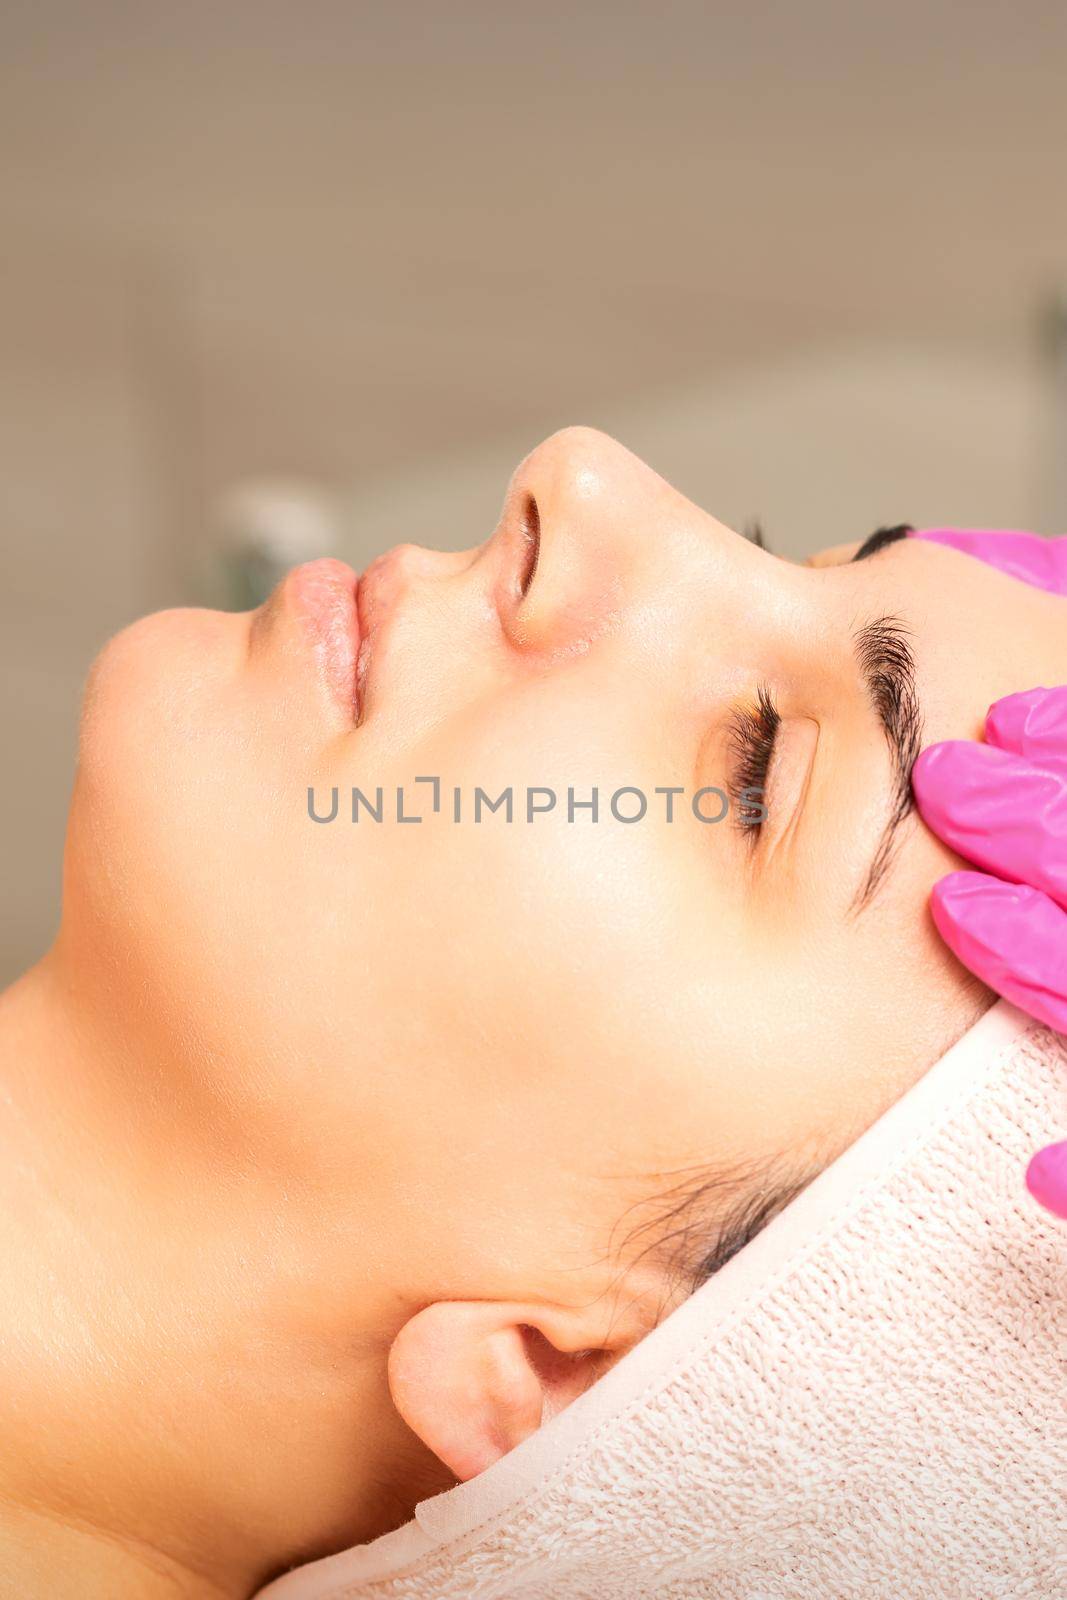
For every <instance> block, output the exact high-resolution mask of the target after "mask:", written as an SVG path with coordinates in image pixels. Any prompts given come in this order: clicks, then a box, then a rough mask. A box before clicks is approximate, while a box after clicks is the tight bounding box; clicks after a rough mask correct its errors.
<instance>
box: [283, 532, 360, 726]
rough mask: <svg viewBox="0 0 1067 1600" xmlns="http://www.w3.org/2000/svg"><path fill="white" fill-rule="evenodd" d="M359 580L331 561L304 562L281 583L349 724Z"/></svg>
mask: <svg viewBox="0 0 1067 1600" xmlns="http://www.w3.org/2000/svg"><path fill="white" fill-rule="evenodd" d="M358 586H359V579H358V577H357V576H356V574H355V572H354V571H353V569H352V568H351V567H350V566H348V565H347V563H346V562H344V561H335V560H334V559H333V557H332V556H326V557H323V558H322V559H321V560H319V561H305V562H304V564H303V566H300V567H295V568H294V569H293V571H292V572H290V574H289V576H288V577H287V578H286V580H285V587H286V589H287V590H288V592H289V598H290V599H291V601H292V604H293V609H294V610H295V611H296V613H297V614H298V616H299V618H300V620H301V622H302V624H303V625H304V627H305V628H306V630H307V637H308V639H309V642H310V644H311V648H312V651H313V653H314V655H315V658H316V661H317V663H318V666H319V669H320V671H321V673H322V677H323V679H324V680H325V682H326V685H327V687H328V688H329V690H330V693H331V695H332V696H333V698H334V699H335V700H336V701H337V703H338V705H340V706H341V707H342V709H343V710H344V712H345V714H346V716H347V717H349V718H350V719H351V720H352V721H353V722H356V721H358V720H359V714H360V706H359V703H358V702H359V696H358V690H357V685H356V661H357V658H358V656H359V638H360V633H359V609H358V605H357V602H356V592H357V589H358Z"/></svg>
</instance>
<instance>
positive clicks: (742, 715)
mask: <svg viewBox="0 0 1067 1600" xmlns="http://www.w3.org/2000/svg"><path fill="white" fill-rule="evenodd" d="M781 721H782V719H781V716H780V714H779V712H778V708H777V706H776V705H775V703H774V697H773V695H772V693H771V691H770V689H769V688H768V686H767V685H766V684H760V685H759V687H758V689H757V690H756V699H755V702H754V703H753V704H752V705H748V706H741V707H738V708H737V709H736V710H735V711H734V712H733V714H732V715H731V718H730V723H729V729H728V749H729V757H730V772H729V777H728V779H727V790H728V792H729V795H730V799H731V800H732V801H733V805H734V821H735V822H736V824H737V826H738V827H740V828H743V829H744V830H745V833H746V835H747V837H748V839H749V842H750V843H751V844H755V842H756V840H757V839H758V838H759V835H760V830H761V829H762V827H763V823H764V820H765V818H766V815H767V811H766V807H765V806H764V804H763V793H764V790H765V789H766V786H767V774H768V772H769V771H770V766H771V758H772V757H773V755H774V746H775V741H776V739H777V737H778V729H779V727H780V726H781Z"/></svg>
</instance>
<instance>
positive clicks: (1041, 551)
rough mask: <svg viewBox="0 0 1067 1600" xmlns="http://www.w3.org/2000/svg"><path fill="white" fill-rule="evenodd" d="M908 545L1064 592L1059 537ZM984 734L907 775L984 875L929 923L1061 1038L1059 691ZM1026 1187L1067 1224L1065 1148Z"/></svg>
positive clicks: (934, 901)
mask: <svg viewBox="0 0 1067 1600" xmlns="http://www.w3.org/2000/svg"><path fill="white" fill-rule="evenodd" d="M913 537H915V538H923V539H929V540H931V541H932V542H935V543H938V544H946V545H950V546H951V547H952V548H954V549H957V550H962V551H964V552H966V553H967V554H969V555H973V556H975V557H977V559H978V560H980V561H985V562H987V563H989V564H990V565H991V566H995V567H999V568H1000V569H1001V570H1002V571H1004V572H1008V573H1011V574H1012V575H1013V576H1014V577H1017V578H1021V579H1023V581H1024V582H1027V583H1031V584H1033V585H1034V586H1035V587H1037V588H1041V589H1047V590H1049V591H1050V592H1052V593H1055V594H1062V595H1065V596H1067V539H1042V538H1040V537H1039V536H1038V535H1036V534H1030V533H997V532H989V531H985V530H981V529H950V528H938V529H930V530H926V531H924V532H921V533H918V534H915V535H913ZM985 735H986V742H985V744H976V743H972V742H970V741H969V740H948V741H946V742H944V743H942V744H935V745H930V746H929V747H928V748H927V749H926V750H924V751H923V752H922V754H921V755H920V756H919V759H918V761H917V762H916V763H915V767H914V769H913V772H912V786H913V789H914V791H915V797H916V800H917V802H918V806H919V811H920V813H921V815H922V817H923V820H924V821H925V822H926V823H927V825H928V826H929V827H930V828H932V829H933V831H934V832H935V833H936V834H938V835H939V837H940V838H941V839H943V840H944V842H945V843H946V844H947V845H949V846H950V847H951V848H952V849H953V850H955V851H956V852H957V854H959V855H961V856H964V857H966V858H967V859H968V860H969V861H973V862H974V863H975V865H976V866H977V867H981V868H982V869H983V871H981V872H952V873H949V874H948V876H947V877H944V878H942V879H940V881H939V882H938V883H936V884H935V885H934V888H933V891H932V894H931V910H932V913H933V918H934V922H935V924H936V926H937V929H938V932H939V933H940V934H941V937H942V938H943V939H944V940H945V943H946V944H947V945H948V946H949V948H950V949H951V950H952V951H953V952H954V954H955V955H956V956H957V957H958V958H959V960H960V961H962V962H963V964H964V965H965V966H967V967H969V968H970V969H971V971H972V972H974V973H976V974H977V975H978V977H980V978H981V979H982V981H983V982H984V983H986V984H988V985H989V987H990V988H991V989H995V990H996V991H997V993H998V994H1002V995H1004V996H1005V997H1006V998H1007V999H1008V1000H1010V1001H1012V1003H1013V1004H1015V1005H1017V1006H1020V1007H1021V1008H1022V1009H1023V1010H1024V1011H1028V1012H1029V1013H1030V1014H1031V1015H1032V1016H1034V1017H1037V1018H1038V1019H1039V1020H1040V1021H1042V1022H1045V1023H1047V1024H1048V1025H1049V1027H1051V1028H1054V1029H1055V1030H1056V1031H1057V1032H1059V1033H1064V1034H1067V687H1063V688H1053V689H1030V690H1028V691H1026V692H1025V693H1023V694H1013V695H1008V696H1007V697H1006V698H1005V699H1003V700H998V701H997V702H996V704H995V705H993V706H991V707H990V710H989V713H988V715H987V718H986V728H985ZM1026 1182H1027V1187H1028V1188H1029V1190H1030V1192H1031V1194H1032V1195H1033V1196H1034V1198H1035V1199H1036V1200H1038V1201H1039V1202H1040V1203H1041V1204H1042V1205H1044V1206H1046V1207H1047V1208H1048V1210H1050V1211H1052V1212H1054V1213H1055V1214H1056V1215H1057V1216H1060V1217H1064V1218H1067V1141H1064V1142H1063V1143H1061V1144H1054V1145H1049V1146H1048V1147H1047V1148H1046V1149H1044V1150H1040V1151H1038V1153H1037V1155H1035V1156H1034V1158H1033V1160H1032V1161H1031V1163H1030V1166H1029V1168H1028V1170H1027V1174H1026Z"/></svg>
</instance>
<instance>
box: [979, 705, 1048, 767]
mask: <svg viewBox="0 0 1067 1600" xmlns="http://www.w3.org/2000/svg"><path fill="white" fill-rule="evenodd" d="M985 736H986V743H987V744H994V745H996V746H997V748H998V749H1000V750H1014V751H1015V753H1016V754H1017V755H1020V756H1025V757H1026V758H1027V760H1028V761H1033V762H1034V763H1035V764H1036V765H1037V766H1048V767H1051V768H1053V769H1054V770H1057V771H1064V770H1067V687H1059V688H1056V689H1027V690H1025V691H1024V692H1023V693H1022V694H1009V695H1005V696H1004V698H1003V700H997V701H995V702H994V704H993V705H991V706H990V708H989V711H988V713H987V715H986V721H985Z"/></svg>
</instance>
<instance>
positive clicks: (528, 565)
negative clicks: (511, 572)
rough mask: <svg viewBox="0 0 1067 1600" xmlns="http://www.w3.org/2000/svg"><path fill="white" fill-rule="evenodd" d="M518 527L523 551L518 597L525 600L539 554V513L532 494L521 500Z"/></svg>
mask: <svg viewBox="0 0 1067 1600" xmlns="http://www.w3.org/2000/svg"><path fill="white" fill-rule="evenodd" d="M520 527H521V531H522V550H523V553H522V563H521V566H520V569H519V598H520V600H525V598H526V596H527V595H528V594H529V592H530V585H531V584H532V583H533V581H534V574H535V573H536V571H537V562H538V558H539V557H540V554H541V513H540V511H539V510H538V507H537V501H536V500H535V499H534V497H533V495H532V494H528V495H526V497H525V498H524V500H523V503H522V514H521V519H520Z"/></svg>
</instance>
